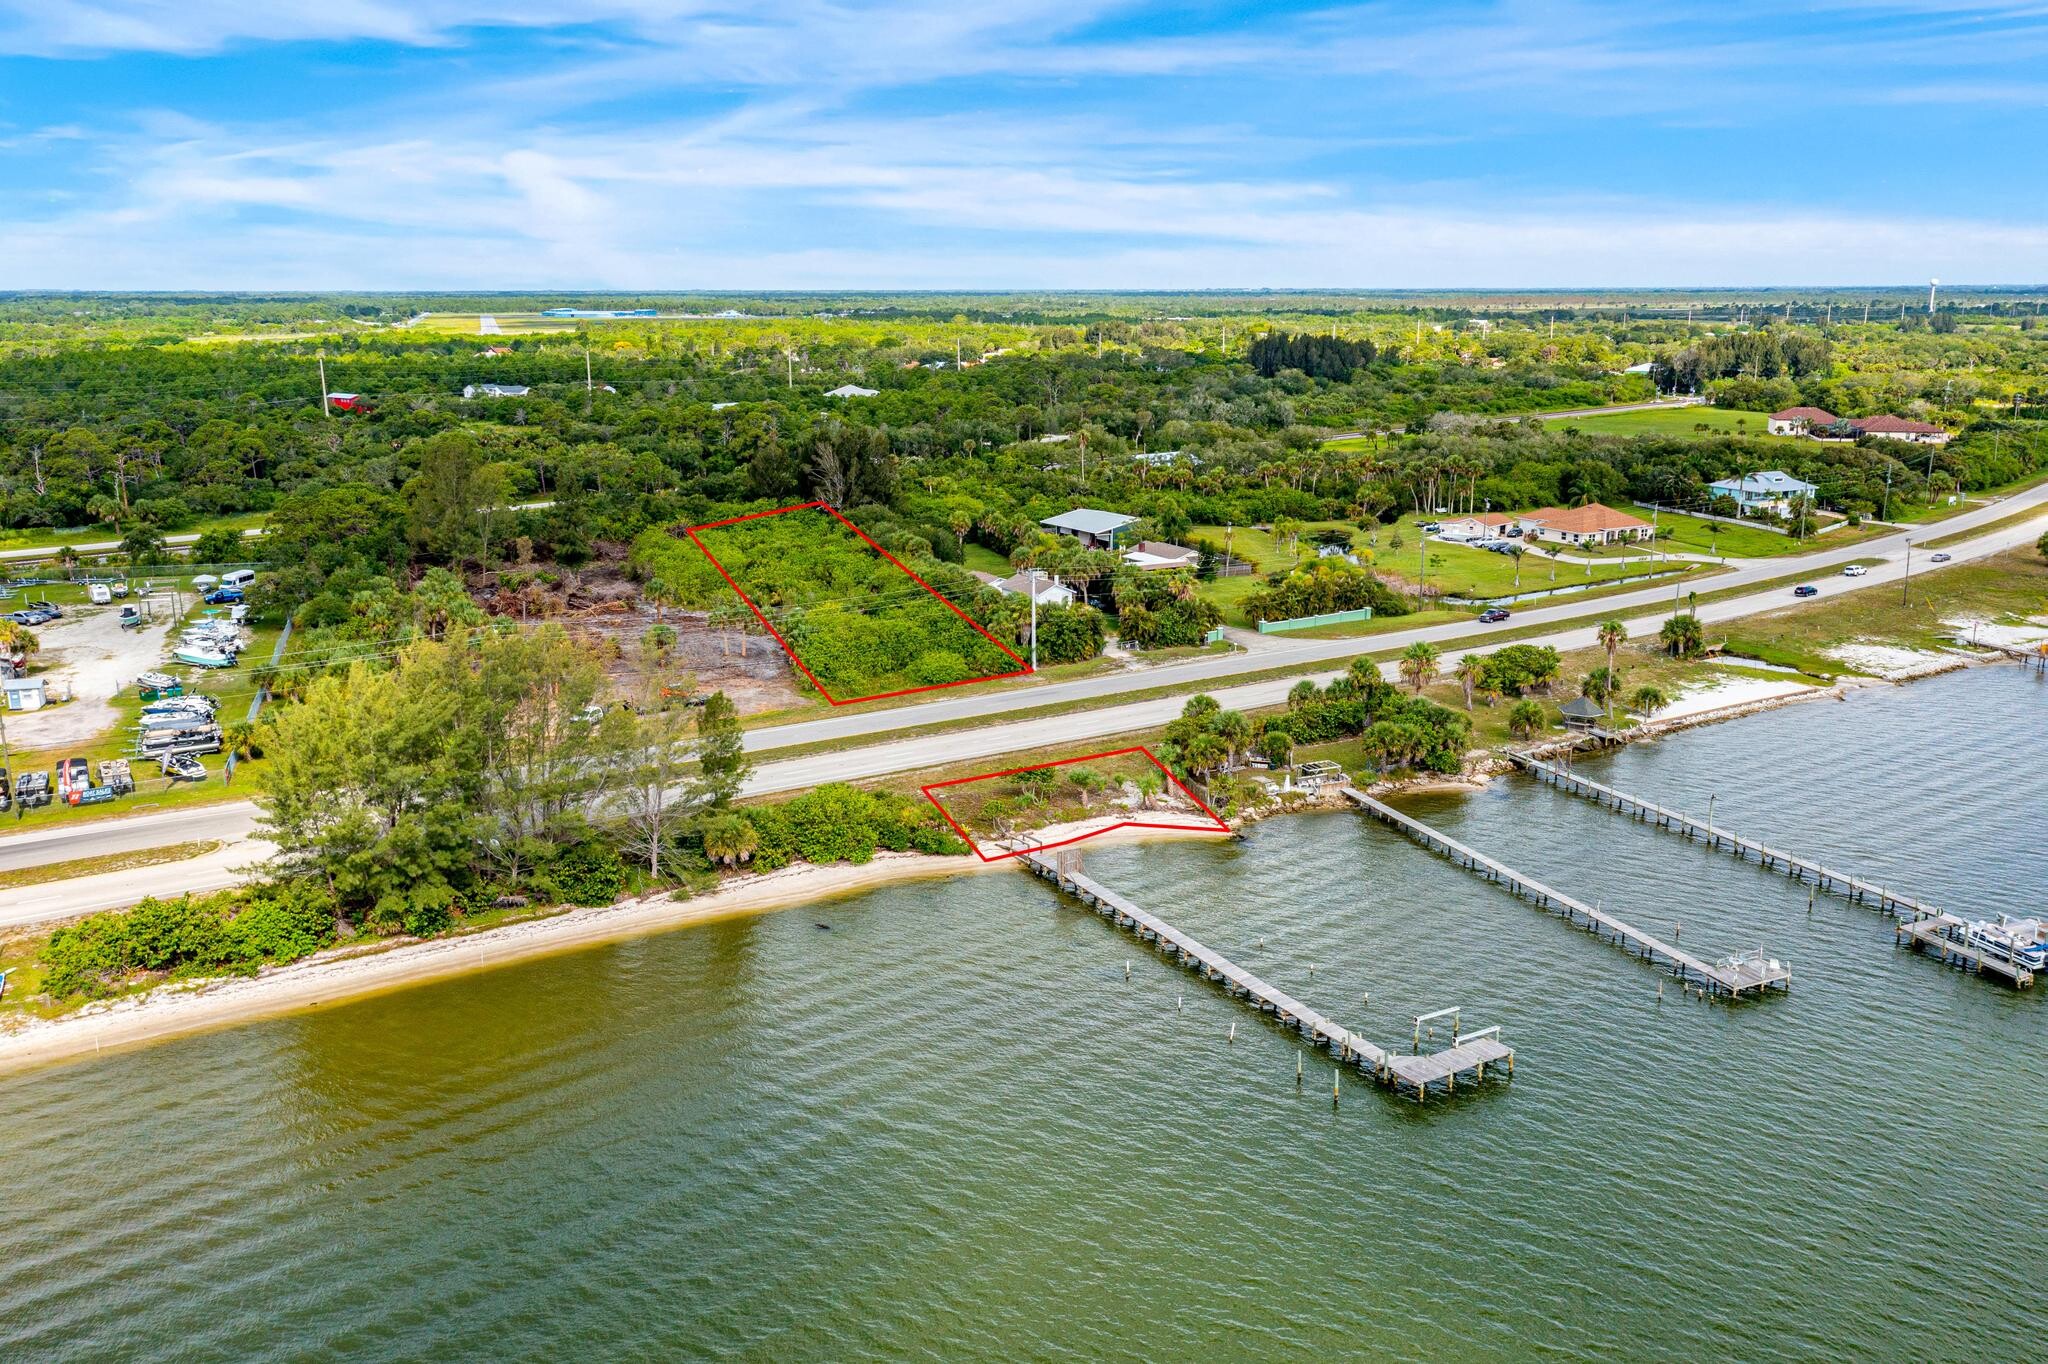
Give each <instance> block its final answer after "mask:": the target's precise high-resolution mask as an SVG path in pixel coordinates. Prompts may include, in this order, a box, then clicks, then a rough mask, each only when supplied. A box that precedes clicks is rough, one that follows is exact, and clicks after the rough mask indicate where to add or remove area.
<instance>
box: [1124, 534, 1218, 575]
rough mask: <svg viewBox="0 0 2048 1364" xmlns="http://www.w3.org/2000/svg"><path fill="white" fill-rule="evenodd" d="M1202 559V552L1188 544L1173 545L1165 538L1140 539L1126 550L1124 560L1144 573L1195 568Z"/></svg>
mask: <svg viewBox="0 0 2048 1364" xmlns="http://www.w3.org/2000/svg"><path fill="white" fill-rule="evenodd" d="M1201 559H1202V556H1201V555H1200V554H1198V553H1196V552H1195V551H1194V550H1191V549H1189V548H1188V547H1187V546H1185V545H1171V544H1168V543H1167V542H1166V541H1164V540H1140V541H1138V543H1137V544H1135V545H1132V546H1131V547H1130V548H1129V549H1127V550H1125V551H1124V562H1125V563H1127V564H1129V565H1130V566H1131V567H1132V568H1135V569H1137V570H1139V571H1140V572H1143V573H1157V572H1160V571H1162V570H1166V569H1174V568H1193V567H1194V566H1195V565H1196V564H1198V563H1200V562H1201Z"/></svg>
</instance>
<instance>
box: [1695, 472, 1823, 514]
mask: <svg viewBox="0 0 2048 1364" xmlns="http://www.w3.org/2000/svg"><path fill="white" fill-rule="evenodd" d="M1819 491H1820V489H1819V488H1816V487H1815V486H1814V485H1813V484H1811V483H1808V482H1806V481H1805V480H1803V479H1797V478H1794V477H1792V475H1790V474H1788V473H1786V472H1785V471H1784V470H1782V469H1766V470H1764V471H1763V472H1762V473H1755V474H1744V475H1742V477H1740V478H1717V479H1715V480H1714V481H1713V482H1712V483H1709V484H1708V485H1707V495H1708V496H1709V497H1728V498H1733V499H1734V501H1735V504H1736V505H1737V506H1739V507H1741V508H1742V509H1743V510H1744V511H1749V510H1751V509H1752V508H1756V507H1768V508H1770V509H1771V510H1772V511H1779V512H1782V511H1788V510H1790V509H1791V506H1792V504H1793V503H1794V502H1797V501H1798V500H1799V499H1800V498H1802V497H1804V498H1812V497H1813V496H1814V495H1815V494H1816V493H1818V492H1819Z"/></svg>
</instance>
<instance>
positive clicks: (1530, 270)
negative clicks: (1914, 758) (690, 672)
mask: <svg viewBox="0 0 2048 1364" xmlns="http://www.w3.org/2000/svg"><path fill="white" fill-rule="evenodd" d="M2044 134H2048V3H2009V4H1995V3H1994V4H1977V5H1965V4H1961V3H1946V2H1945V0H1917V2H1915V0H1810V2H1809V3H1807V4H1804V5H1801V6H1798V7H1797V9H1796V11H1795V10H1794V9H1793V8H1792V7H1790V6H1787V5H1784V4H1781V3H1751V0H1725V3H1721V4H1718V5H1713V6H1710V7H1709V6H1703V7H1698V8H1693V7H1689V6H1686V5H1682V4H1667V5H1663V6H1650V5H1637V4H1600V5H1594V4H1558V3H1542V2H1535V0H1532V2H1530V3H1480V2H1479V0H1437V2H1436V3H1365V4H1346V3H1333V4H1329V5H1324V6H1317V5H1251V4H1217V3H1206V2H1205V0H1188V2H1185V3H1181V4H1174V5H1157V4H1147V3H1109V2H1107V0H1000V3H976V2H975V0H897V2H896V3H888V4H872V5H871V4H857V3H837V4H821V3H811V2H810V0H781V2H780V3H773V4H760V5H750V4H739V3H732V2H730V0H725V2H721V0H700V2H698V3H692V2H691V0H584V3H581V4H577V5H568V4H550V3H542V2H541V0H495V3H488V4H486V3H482V2H481V0H321V2H320V3H317V4H316V3H307V0H0V288H86V289H90V288H110V289H141V288H164V289H199V288H244V289H324V288H366V289H369V288H393V289H422V288H450V289H478V288H556V287H562V288H573V287H578V286H590V287H607V288H619V289H632V288H646V289H664V288H666V289H682V288H730V289H766V288H793V289H805V288H1061V287H1066V288H1109V287H1117V288H1123V287H1130V288H1205V287H1261V286H1264V287H1354V288H1395V287H1409V288H1439V287H1473V288H1513V287H1575V286H1616V287H1618V286H1635V285H1703V286H1704V285H1756V284H1843V285H1851V284H1878V283H1886V284H1892V283H1910V282H1914V281H1919V280H1925V279H1926V278H1927V277H1929V276H1932V275H1939V276H1941V277H1942V278H1943V279H1944V280H1945V281H1954V282H1958V283H1962V282H1971V283H1987V284H1988V283H2035V282H2040V281H2043V280H2048V215H2044V213H2043V204H2044V199H2048V196H2044V193H2043V191H2042V189H2041V185H2042V183H2043V174H2042V172H2043V170H2044V160H2048V136H2044Z"/></svg>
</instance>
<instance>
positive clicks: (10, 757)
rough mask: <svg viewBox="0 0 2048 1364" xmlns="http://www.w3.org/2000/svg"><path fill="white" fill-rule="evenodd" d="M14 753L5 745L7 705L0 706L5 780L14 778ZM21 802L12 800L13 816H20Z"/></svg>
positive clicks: (1, 770)
mask: <svg viewBox="0 0 2048 1364" xmlns="http://www.w3.org/2000/svg"><path fill="white" fill-rule="evenodd" d="M13 771H14V753H13V750H11V749H9V748H8V747H7V707H5V706H0V773H7V774H9V775H8V776H7V777H6V778H5V780H7V781H12V780H14V778H13V776H12V773H13ZM21 813H22V811H21V802H20V801H18V800H17V801H15V802H14V817H15V818H16V819H20V818H21Z"/></svg>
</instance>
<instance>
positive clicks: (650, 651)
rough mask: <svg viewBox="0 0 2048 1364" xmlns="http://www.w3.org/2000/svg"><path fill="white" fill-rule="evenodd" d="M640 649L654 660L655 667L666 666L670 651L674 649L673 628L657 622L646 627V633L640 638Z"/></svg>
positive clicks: (674, 633)
mask: <svg viewBox="0 0 2048 1364" xmlns="http://www.w3.org/2000/svg"><path fill="white" fill-rule="evenodd" d="M640 647H641V648H643V649H645V650H646V651H647V655H648V657H650V658H652V659H653V660H654V666H655V667H657V668H660V667H664V666H666V664H667V663H668V656H669V653H670V651H671V650H673V649H674V648H675V647H676V631H675V627H674V626H672V625H663V624H660V623H658V622H657V623H656V624H653V625H650V626H648V627H647V632H646V633H645V634H643V635H641V636H640Z"/></svg>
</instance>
